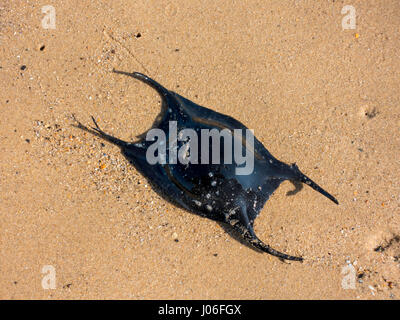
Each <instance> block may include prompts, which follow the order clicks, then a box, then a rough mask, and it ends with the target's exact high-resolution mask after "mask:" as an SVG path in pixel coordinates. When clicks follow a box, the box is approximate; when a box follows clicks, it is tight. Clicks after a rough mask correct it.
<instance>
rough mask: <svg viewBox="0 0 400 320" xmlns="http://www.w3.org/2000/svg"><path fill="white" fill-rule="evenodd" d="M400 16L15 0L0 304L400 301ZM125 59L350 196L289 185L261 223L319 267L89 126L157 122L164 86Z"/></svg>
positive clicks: (225, 4) (205, 4) (129, 128)
mask: <svg viewBox="0 0 400 320" xmlns="http://www.w3.org/2000/svg"><path fill="white" fill-rule="evenodd" d="M346 5H351V6H352V7H353V8H354V9H355V25H354V26H353V27H354V28H351V29H343V19H344V18H345V16H346V15H347V14H348V13H344V14H343V13H342V9H343V7H344V6H346ZM399 28H400V2H399V1H398V0H385V1H384V0H381V1H378V0H367V1H361V0H353V1H351V2H345V1H340V0H336V1H335V0H331V1H311V0H308V1H307V0H305V1H295V0H293V1H279V0H273V1H234V0H232V1H210V0H205V1H196V2H195V1H193V2H192V1H183V0H177V1H169V0H160V1H149V0H143V1H122V0H115V1H106V0H100V1H77V0H69V1H56V0H54V1H42V0H40V1H27V0H25V1H18V0H14V1H0V83H1V87H2V89H1V90H0V108H1V116H0V199H1V200H0V271H1V272H0V299H399V298H400V179H399V177H400V156H399V155H400V130H399V129H400V59H399V52H400V39H399ZM114 68H115V69H118V70H122V71H126V72H134V71H137V72H142V73H145V74H147V75H149V76H151V77H152V78H154V79H156V80H157V81H159V82H160V83H161V84H163V85H164V86H165V87H166V88H168V89H170V90H173V91H175V92H177V93H179V94H180V95H182V96H184V97H186V98H188V99H190V100H192V101H193V102H196V103H198V104H200V105H202V106H205V107H207V108H210V109H213V110H215V111H218V112H220V113H223V114H227V115H230V116H232V117H234V118H235V119H237V120H239V121H241V122H242V123H244V124H245V125H246V126H247V127H248V128H251V129H253V130H254V133H255V136H256V137H257V138H258V139H259V140H260V141H261V142H262V143H263V144H264V146H265V147H266V148H267V149H268V150H269V151H270V152H271V153H272V154H273V155H274V156H275V157H276V158H278V159H280V160H281V161H284V162H286V163H293V162H296V164H297V165H298V166H299V168H300V170H301V171H302V172H304V173H305V174H306V175H307V176H309V177H310V178H312V179H313V180H314V181H315V182H317V183H318V184H319V185H321V186H323V187H324V188H325V189H326V190H327V191H329V192H330V193H332V194H333V195H334V196H335V197H336V198H337V199H338V201H339V203H340V204H339V205H338V206H337V205H335V204H333V203H332V202H331V201H329V200H328V199H326V198H324V197H323V196H322V195H320V194H318V193H317V192H315V191H314V190H312V189H311V188H309V187H308V186H304V188H303V189H302V190H301V191H300V192H297V193H295V194H293V192H291V191H293V189H294V187H293V185H292V184H291V183H290V182H288V181H286V182H284V183H283V184H282V185H281V186H280V187H279V188H278V190H277V191H276V192H275V193H274V194H273V196H272V197H271V198H270V199H269V200H268V202H267V203H266V205H265V206H264V208H263V210H262V211H261V214H260V216H259V217H258V218H257V220H256V221H255V230H256V232H257V235H258V236H259V237H260V239H262V240H263V241H264V242H265V243H268V244H269V245H270V246H271V247H273V248H275V249H277V250H279V251H282V252H285V253H289V254H292V255H299V256H302V257H304V262H303V263H299V262H282V261H280V260H279V259H277V258H275V257H273V256H270V255H268V254H263V253H260V252H258V251H255V250H252V249H251V248H249V247H248V246H246V245H245V244H244V243H242V242H240V241H238V240H237V239H236V238H235V237H234V236H233V235H232V233H231V232H230V230H229V229H228V228H226V226H225V225H223V224H221V223H216V222H214V221H211V220H209V219H205V218H202V217H200V216H197V215H194V214H192V213H190V212H188V211H186V210H184V209H182V208H178V207H176V206H174V205H173V204H171V203H169V202H167V201H166V200H165V199H164V198H163V197H161V196H160V195H159V194H158V193H156V192H155V191H154V190H153V188H152V186H151V185H150V184H149V183H148V181H147V180H146V179H145V178H144V177H143V176H142V175H141V174H140V173H139V171H138V170H137V169H136V168H135V167H134V166H132V165H130V164H129V162H128V161H127V160H126V159H125V157H124V156H123V155H122V154H121V152H120V149H119V148H118V147H116V146H114V145H112V144H110V143H108V142H105V141H104V140H101V139H100V138H98V137H96V136H94V135H91V134H89V133H87V132H84V131H82V130H80V129H78V128H76V127H74V126H73V125H74V124H75V122H74V119H73V117H72V114H74V115H75V116H76V118H77V119H79V121H81V122H82V123H83V124H85V125H91V118H90V116H92V115H93V116H94V117H95V119H96V120H97V122H98V124H99V126H100V127H101V128H102V129H103V130H104V131H105V132H107V133H110V134H112V135H114V136H116V137H118V138H121V139H123V140H126V141H135V140H137V137H138V136H140V135H141V134H142V133H143V132H146V130H148V129H149V128H151V126H152V125H153V122H154V120H155V119H156V117H157V115H158V114H159V112H160V110H161V98H160V96H159V95H158V94H157V92H156V91H155V90H153V89H152V88H150V87H149V86H147V85H145V84H144V83H142V82H140V81H137V80H134V79H132V78H129V77H126V76H123V75H118V74H115V73H112V70H113V69H114ZM50 276H51V277H52V278H51V279H50V280H49V277H50Z"/></svg>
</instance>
